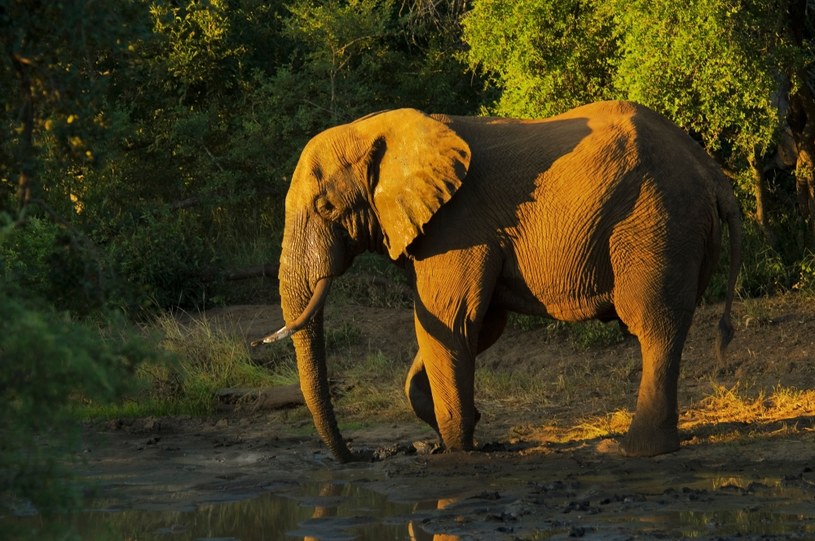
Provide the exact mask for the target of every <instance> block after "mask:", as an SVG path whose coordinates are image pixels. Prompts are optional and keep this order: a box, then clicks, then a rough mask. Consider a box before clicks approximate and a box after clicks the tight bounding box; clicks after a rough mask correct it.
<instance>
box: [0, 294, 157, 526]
mask: <svg viewBox="0 0 815 541" xmlns="http://www.w3.org/2000/svg"><path fill="white" fill-rule="evenodd" d="M0 313H2V314H3V318H2V320H0V352H2V356H3V363H2V365H0V434H2V435H3V437H2V438H0V515H13V514H18V513H21V512H37V513H39V514H41V515H43V516H45V517H48V516H50V515H52V514H55V513H61V512H66V511H71V510H74V509H76V508H77V506H78V504H79V503H80V500H81V492H80V489H79V487H78V485H77V483H76V482H75V480H74V479H73V477H72V474H71V471H70V461H71V460H72V457H74V456H75V453H76V452H77V451H78V449H79V439H80V430H79V423H78V422H77V421H76V417H75V416H74V415H73V413H72V411H73V408H74V406H75V405H76V404H77V402H80V401H91V400H92V401H94V402H97V403H107V402H111V401H114V400H116V399H117V398H118V397H120V396H121V395H122V393H123V392H124V391H125V390H126V389H127V386H128V382H129V380H130V375H131V374H132V373H133V371H134V369H135V367H136V365H137V364H138V363H139V362H140V361H141V360H142V359H144V358H147V357H151V356H158V355H159V354H158V353H157V349H155V348H154V347H153V346H152V345H151V344H150V343H149V342H147V341H145V340H144V339H142V338H138V337H136V338H134V336H136V335H135V334H134V333H133V332H132V331H130V330H127V329H126V327H124V325H123V324H121V323H119V322H117V320H116V318H112V319H111V322H109V323H106V324H104V325H102V326H99V325H92V324H89V323H77V322H75V321H72V320H71V319H69V318H68V317H67V316H65V315H63V314H60V313H58V312H56V311H53V310H49V309H43V308H40V307H39V305H38V306H34V305H33V304H31V303H30V302H29V301H26V300H22V299H20V298H19V297H14V296H11V295H9V294H8V292H7V291H4V290H2V289H0ZM32 524H35V525H32ZM48 524H49V521H48V520H44V521H37V522H36V523H29V525H28V526H27V528H40V527H42V528H46V529H47V528H48V526H47V525H48ZM43 525H44V526H43ZM10 527H11V528H14V526H13V525H12V526H8V525H4V527H3V529H4V530H6V531H5V534H7V535H10V536H11V538H16V537H17V536H21V537H23V536H25V537H31V538H39V537H40V534H45V532H31V531H16V530H15V531H10V530H8V528H10ZM61 535H62V536H64V535H65V533H64V532H61Z"/></svg>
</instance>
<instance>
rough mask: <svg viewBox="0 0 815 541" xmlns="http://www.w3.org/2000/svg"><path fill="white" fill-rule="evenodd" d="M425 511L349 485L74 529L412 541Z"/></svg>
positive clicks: (112, 533) (109, 534)
mask: <svg viewBox="0 0 815 541" xmlns="http://www.w3.org/2000/svg"><path fill="white" fill-rule="evenodd" d="M420 507H422V506H421V505H417V504H407V503H395V502H391V501H388V500H387V499H386V498H385V497H383V496H382V495H380V494H377V493H375V492H372V491H370V490H366V489H364V488H362V487H359V486H355V485H352V484H350V483H337V482H329V483H309V484H306V485H304V486H302V487H300V488H299V489H295V490H292V491H289V492H287V494H286V495H285V496H284V495H280V494H275V493H269V494H266V495H263V496H259V497H255V498H251V499H247V500H242V501H236V502H229V503H223V502H221V503H212V504H199V505H197V506H195V508H191V509H188V510H174V511H167V510H151V509H136V510H116V509H110V508H108V509H100V510H95V511H91V512H87V513H83V514H82V515H80V516H79V517H77V519H76V521H75V523H74V525H75V528H76V531H78V532H80V536H81V537H82V539H105V538H108V539H132V540H139V541H142V540H143V541H159V540H160V541H169V540H172V541H187V540H190V541H198V540H209V541H215V540H227V539H229V540H245V541H246V540H263V541H284V540H285V541H292V540H293V539H303V540H312V539H320V540H323V541H345V540H352V539H353V540H358V541H381V540H383V539H392V540H394V541H401V540H405V541H410V540H413V539H423V537H421V532H419V537H415V535H416V532H417V530H419V527H418V526H417V525H414V524H413V521H412V514H413V512H414V510H418V509H419V508H420ZM411 535H414V537H411ZM429 539H432V536H431V537H430V538H429Z"/></svg>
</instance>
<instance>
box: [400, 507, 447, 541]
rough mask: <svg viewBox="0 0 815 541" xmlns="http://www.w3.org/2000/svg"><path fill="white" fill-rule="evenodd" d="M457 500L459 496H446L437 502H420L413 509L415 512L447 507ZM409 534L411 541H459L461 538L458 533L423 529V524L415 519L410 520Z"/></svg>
mask: <svg viewBox="0 0 815 541" xmlns="http://www.w3.org/2000/svg"><path fill="white" fill-rule="evenodd" d="M457 501H458V498H444V499H441V500H437V501H435V502H432V501H427V502H419V503H417V504H416V505H415V506H414V507H413V511H414V514H415V513H416V512H417V511H425V510H431V509H432V510H438V509H445V508H447V507H448V506H450V505H452V504H454V503H456V502H457ZM408 535H409V536H410V541H459V539H460V537H459V536H457V535H450V534H444V533H437V534H431V533H428V532H427V531H425V530H424V529H422V527H421V525H419V524H417V522H416V521H415V520H411V521H410V522H408Z"/></svg>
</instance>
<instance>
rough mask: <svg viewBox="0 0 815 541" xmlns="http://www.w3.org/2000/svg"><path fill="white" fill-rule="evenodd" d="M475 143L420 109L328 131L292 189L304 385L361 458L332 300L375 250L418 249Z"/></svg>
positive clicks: (292, 277)
mask: <svg viewBox="0 0 815 541" xmlns="http://www.w3.org/2000/svg"><path fill="white" fill-rule="evenodd" d="M469 164H470V149H469V147H468V145H467V143H466V142H464V141H463V140H462V139H461V138H460V137H459V136H458V135H456V134H455V133H454V132H453V131H452V130H450V129H449V128H448V127H447V126H446V125H445V124H444V123H442V122H439V121H437V120H434V119H433V118H431V117H429V116H427V115H424V114H422V113H420V112H419V111H415V110H412V109H400V110H395V111H388V112H383V113H377V114H374V115H370V116H367V117H364V118H362V119H360V120H357V121H355V122H352V123H350V124H346V125H342V126H338V127H335V128H331V129H329V130H326V131H325V132H323V133H321V134H319V135H317V136H316V137H314V139H312V140H311V141H310V142H309V143H308V144H307V145H306V147H305V149H304V150H303V153H302V155H301V156H300V160H299V162H298V164H297V168H296V169H295V171H294V175H293V177H292V181H291V186H290V188H289V192H288V195H287V196H286V223H285V231H284V235H283V251H282V254H281V258H280V297H281V303H282V308H283V317H284V319H285V321H286V326H285V327H284V328H283V329H281V330H280V331H278V332H277V333H275V334H274V335H270V336H269V337H267V338H265V339H263V341H265V342H271V341H274V340H276V339H280V338H282V337H285V336H289V335H292V338H293V340H294V345H295V350H296V354H297V368H298V371H299V374H300V386H301V388H302V391H303V396H304V397H305V401H306V404H307V405H308V407H309V410H310V411H311V414H312V417H313V418H314V424H315V426H316V427H317V431H318V432H319V434H320V437H321V438H322V440H323V442H325V444H326V445H327V446H328V447H329V448H330V449H331V450H332V452H333V453H334V455H335V456H336V457H337V458H338V459H339V460H341V461H347V460H351V459H352V458H353V455H352V454H351V452H350V451H349V450H348V447H347V446H346V444H345V441H344V440H343V438H342V436H341V435H340V432H339V429H338V427H337V422H336V418H335V416H334V410H333V407H332V405H331V399H330V395H329V389H328V378H327V373H326V363H325V344H324V337H323V323H322V320H323V318H322V306H323V303H324V302H325V299H326V296H327V294H328V286H329V284H330V282H331V279H332V278H333V277H335V276H339V275H341V274H342V273H343V272H345V271H346V270H347V268H348V267H349V266H350V264H351V262H352V260H353V258H354V257H355V256H356V255H357V254H359V253H361V252H363V251H366V250H371V251H379V252H387V254H388V255H389V256H390V257H391V258H392V259H394V260H396V259H398V258H400V257H402V256H405V255H409V247H410V245H411V243H412V242H413V241H414V240H415V239H416V238H417V237H418V236H419V235H421V234H422V230H423V227H424V226H425V224H426V223H427V222H428V221H429V220H430V218H431V217H432V216H433V214H434V213H435V212H436V211H437V210H438V209H439V208H440V207H441V206H442V205H444V204H445V203H446V202H447V201H448V200H449V199H450V198H451V197H452V195H453V193H454V192H455V191H456V190H457V189H458V188H459V186H460V185H461V182H462V180H463V178H464V177H465V175H466V173H467V169H468V167H469Z"/></svg>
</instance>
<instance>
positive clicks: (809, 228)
mask: <svg viewBox="0 0 815 541" xmlns="http://www.w3.org/2000/svg"><path fill="white" fill-rule="evenodd" d="M808 4H809V2H808V1H807V0H793V1H792V2H790V7H789V22H790V34H791V38H792V40H793V43H794V44H795V45H796V46H797V47H798V48H804V47H805V44H806V43H807V42H810V41H811V40H812V39H813V37H815V36H813V27H812V26H811V25H807V24H806V21H807V20H808V18H807V17H808V15H809V14H808V11H809V10H808V7H809V6H808ZM810 67H811V63H810V65H809V66H807V65H798V66H797V68H796V69H794V70H793V72H792V73H791V75H790V79H791V80H793V81H795V83H796V84H795V87H796V88H797V90H796V92H795V94H793V95H792V96H790V110H789V114H788V115H787V122H788V123H789V126H790V129H791V130H792V136H793V138H794V139H795V145H796V147H797V153H798V155H797V159H796V162H795V186H796V191H797V193H798V212H799V213H800V215H801V219H802V220H803V223H804V245H805V248H808V249H810V250H813V251H815V90H813V85H814V84H815V80H814V79H815V78H813V77H811V75H810V73H811V72H810V69H809V68H810Z"/></svg>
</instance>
